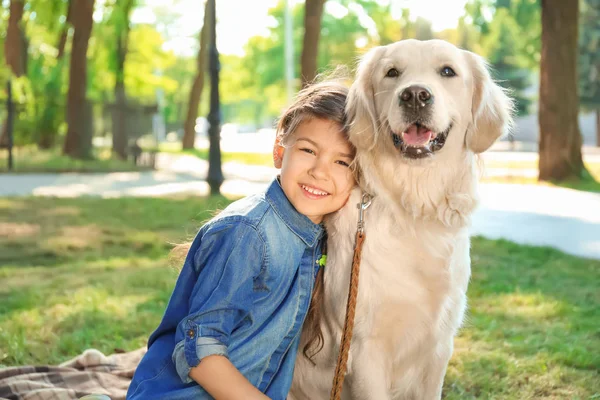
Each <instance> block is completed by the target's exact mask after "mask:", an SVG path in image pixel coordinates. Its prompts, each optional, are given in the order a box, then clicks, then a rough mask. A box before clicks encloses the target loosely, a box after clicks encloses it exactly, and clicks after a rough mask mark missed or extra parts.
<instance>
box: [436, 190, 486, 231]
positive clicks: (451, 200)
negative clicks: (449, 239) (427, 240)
mask: <svg viewBox="0 0 600 400" xmlns="http://www.w3.org/2000/svg"><path fill="white" fill-rule="evenodd" d="M445 203H446V204H445V205H444V206H442V207H440V208H439V214H438V215H439V217H440V220H441V221H442V223H443V224H444V225H446V226H448V227H450V228H462V227H464V226H467V225H469V224H470V222H471V213H472V212H473V210H474V209H475V206H476V205H477V200H476V199H475V198H474V197H473V196H472V195H470V194H466V193H455V194H451V195H448V196H446V202H445Z"/></svg>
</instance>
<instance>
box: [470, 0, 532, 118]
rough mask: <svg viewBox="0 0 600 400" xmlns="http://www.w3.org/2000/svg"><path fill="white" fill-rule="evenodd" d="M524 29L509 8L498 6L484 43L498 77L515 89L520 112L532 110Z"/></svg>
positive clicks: (512, 91) (512, 93)
mask: <svg viewBox="0 0 600 400" xmlns="http://www.w3.org/2000/svg"><path fill="white" fill-rule="evenodd" d="M520 37H521V30H520V28H519V26H518V25H517V23H516V21H515V20H514V18H513V17H512V15H511V14H510V13H509V10H508V9H507V8H504V7H502V8H498V9H497V10H496V14H495V15H494V19H493V20H492V21H491V22H490V23H489V25H488V35H487V36H486V37H484V38H483V40H482V41H481V42H482V46H483V48H484V51H485V53H486V55H487V59H488V61H489V62H490V63H491V64H492V66H493V68H494V78H495V79H497V80H498V81H499V84H500V85H502V86H503V87H506V88H508V89H510V90H511V95H512V97H513V98H514V99H515V100H516V107H517V114H518V115H526V114H527V113H528V109H529V105H530V104H531V99H529V98H528V97H527V96H526V95H525V93H524V91H525V90H526V89H528V88H529V86H530V82H529V77H530V75H529V71H528V70H527V69H526V65H527V59H526V57H522V56H521V54H522V52H520V50H521V49H520V45H519V43H520Z"/></svg>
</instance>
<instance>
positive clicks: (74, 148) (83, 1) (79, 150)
mask: <svg viewBox="0 0 600 400" xmlns="http://www.w3.org/2000/svg"><path fill="white" fill-rule="evenodd" d="M93 12H94V0H77V1H76V2H75V4H74V7H73V26H74V28H75V31H74V33H73V45H72V51H71V69H70V71H69V93H68V95H67V124H68V126H69V127H68V129H67V136H66V137H65V143H64V147H63V153H64V154H65V155H69V156H71V157H76V158H87V157H90V154H89V153H87V150H88V149H91V146H90V143H88V141H91V137H87V136H90V135H85V133H84V131H85V126H86V120H85V118H86V117H90V116H88V115H86V114H87V112H84V111H85V110H87V108H86V107H85V105H84V103H85V102H86V97H85V93H86V85H87V76H86V75H87V49H88V42H89V39H90V35H91V33H92V25H93V22H94V20H93V19H92V15H93Z"/></svg>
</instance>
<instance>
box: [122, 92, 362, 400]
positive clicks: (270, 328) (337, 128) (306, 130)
mask: <svg viewBox="0 0 600 400" xmlns="http://www.w3.org/2000/svg"><path fill="white" fill-rule="evenodd" d="M346 96H347V88H346V87H344V86H343V85H341V84H338V83H333V82H324V83H318V84H314V85H312V86H310V87H308V88H306V89H304V90H302V91H301V92H300V93H299V94H298V96H297V98H296V100H295V102H294V104H292V105H291V106H290V107H289V108H288V109H287V110H286V111H285V112H284V113H283V115H282V116H281V119H280V121H279V125H278V129H277V140H276V143H275V146H274V149H273V159H274V163H275V167H277V168H280V169H281V174H280V175H279V176H278V178H277V179H276V180H274V181H273V182H272V183H271V184H270V186H269V188H268V189H267V190H266V192H265V193H262V194H260V195H254V196H249V197H246V198H244V199H241V200H238V201H236V202H234V203H232V204H231V205H230V206H229V207H227V208H226V209H225V210H224V211H223V212H221V213H220V214H219V215H218V216H217V217H215V218H214V219H212V220H211V221H210V222H208V223H207V224H206V225H204V226H203V227H202V228H201V229H200V231H199V232H198V234H197V236H196V238H195V239H194V241H193V242H192V244H191V247H190V249H189V252H188V254H187V258H186V260H185V263H184V265H183V269H182V271H181V274H180V276H179V279H178V280H177V284H176V286H175V289H174V291H173V294H172V296H171V300H170V301H169V304H168V306H167V310H166V312H165V315H164V316H163V319H162V322H161V323H160V325H159V327H158V328H157V329H156V331H155V332H154V333H153V334H152V335H151V336H150V339H149V341H148V352H147V353H146V355H145V356H144V358H143V359H142V361H141V362H140V364H139V366H138V368H137V370H136V372H135V375H134V377H133V381H132V382H131V385H130V387H129V392H128V394H127V399H132V400H135V399H144V400H151V399H161V400H172V399H181V400H183V399H196V400H198V399H212V398H215V399H217V400H219V399H267V398H270V399H274V400H283V399H285V398H286V397H287V394H288V391H289V388H290V385H291V382H292V374H293V370H294V361H295V357H296V352H297V349H298V344H299V340H300V332H301V327H302V324H303V322H304V320H305V317H307V313H308V311H309V304H310V303H311V296H313V297H314V296H318V293H317V292H319V291H320V290H314V291H313V289H314V287H315V276H316V275H317V272H318V271H319V265H320V259H321V256H322V248H321V246H322V244H323V242H324V237H325V235H324V230H323V227H322V225H321V221H322V220H323V217H324V216H325V215H327V214H330V213H332V212H334V211H337V210H339V209H340V208H341V207H342V206H343V205H344V204H345V203H346V201H347V200H348V196H349V195H350V191H351V189H352V187H353V186H354V183H355V182H354V178H353V174H352V172H351V170H350V168H349V165H350V164H351V162H352V159H353V155H354V150H353V147H352V145H351V144H350V143H349V142H348V139H347V136H346V132H345V130H344V129H345V128H344V126H345V114H344V107H345V101H346ZM319 277H320V280H321V281H322V272H321V273H319ZM319 286H321V288H322V283H321V285H319ZM321 290H322V289H321ZM314 308H316V307H313V308H311V311H310V313H309V314H311V315H309V319H310V320H312V321H313V322H312V323H311V326H316V325H315V322H316V321H315V318H314V315H312V314H314V312H315V311H314ZM311 317H312V318H311ZM307 323H309V322H308V321H307ZM313 332H314V334H313V335H314V337H313V338H312V340H311V341H309V344H311V343H312V344H314V343H315V341H317V340H318V336H319V335H320V332H319V331H318V328H317V329H315V330H314V331H313ZM305 353H306V352H305Z"/></svg>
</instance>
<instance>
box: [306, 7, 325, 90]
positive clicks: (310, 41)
mask: <svg viewBox="0 0 600 400" xmlns="http://www.w3.org/2000/svg"><path fill="white" fill-rule="evenodd" d="M324 4H325V0H306V4H305V6H304V43H303V46H302V58H301V64H302V71H301V76H302V87H305V86H306V85H308V84H309V83H311V82H312V81H313V80H314V79H315V77H316V76H317V56H318V54H319V37H320V36H321V16H322V15H323V5H324Z"/></svg>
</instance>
